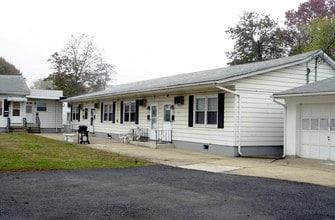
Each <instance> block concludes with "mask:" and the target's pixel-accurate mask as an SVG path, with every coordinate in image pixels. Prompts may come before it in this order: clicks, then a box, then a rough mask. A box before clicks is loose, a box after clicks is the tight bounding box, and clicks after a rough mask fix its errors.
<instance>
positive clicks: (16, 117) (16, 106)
mask: <svg viewBox="0 0 335 220" xmlns="http://www.w3.org/2000/svg"><path fill="white" fill-rule="evenodd" d="M21 109H22V102H11V110H10V123H11V124H22V123H23V119H22V112H21Z"/></svg>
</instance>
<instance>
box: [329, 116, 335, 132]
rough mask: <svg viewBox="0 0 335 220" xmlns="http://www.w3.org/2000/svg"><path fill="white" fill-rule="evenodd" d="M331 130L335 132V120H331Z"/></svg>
mask: <svg viewBox="0 0 335 220" xmlns="http://www.w3.org/2000/svg"><path fill="white" fill-rule="evenodd" d="M330 130H331V131H335V119H334V118H332V119H330Z"/></svg>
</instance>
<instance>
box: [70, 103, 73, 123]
mask: <svg viewBox="0 0 335 220" xmlns="http://www.w3.org/2000/svg"><path fill="white" fill-rule="evenodd" d="M72 109H73V106H71V116H70V121H72V118H73V115H72V112H73V111H72Z"/></svg>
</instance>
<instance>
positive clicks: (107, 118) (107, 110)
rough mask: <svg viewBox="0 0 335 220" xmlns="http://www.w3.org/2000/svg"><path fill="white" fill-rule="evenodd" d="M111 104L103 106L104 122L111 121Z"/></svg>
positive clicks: (112, 113)
mask: <svg viewBox="0 0 335 220" xmlns="http://www.w3.org/2000/svg"><path fill="white" fill-rule="evenodd" d="M113 115H114V112H113V104H105V105H104V121H113Z"/></svg>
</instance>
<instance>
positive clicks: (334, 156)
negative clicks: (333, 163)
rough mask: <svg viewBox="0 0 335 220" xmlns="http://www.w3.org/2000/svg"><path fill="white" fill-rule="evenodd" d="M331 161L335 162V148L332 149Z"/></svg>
mask: <svg viewBox="0 0 335 220" xmlns="http://www.w3.org/2000/svg"><path fill="white" fill-rule="evenodd" d="M330 160H335V146H331V147H330Z"/></svg>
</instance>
